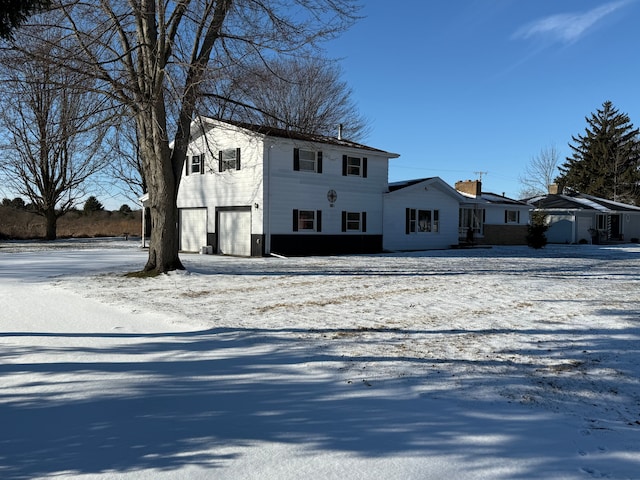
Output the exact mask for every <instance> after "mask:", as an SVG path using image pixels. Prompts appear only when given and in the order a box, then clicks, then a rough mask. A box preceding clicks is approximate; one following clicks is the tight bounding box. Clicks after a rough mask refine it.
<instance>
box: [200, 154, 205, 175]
mask: <svg viewBox="0 0 640 480" xmlns="http://www.w3.org/2000/svg"><path fill="white" fill-rule="evenodd" d="M200 175H204V153H203V154H202V155H200Z"/></svg>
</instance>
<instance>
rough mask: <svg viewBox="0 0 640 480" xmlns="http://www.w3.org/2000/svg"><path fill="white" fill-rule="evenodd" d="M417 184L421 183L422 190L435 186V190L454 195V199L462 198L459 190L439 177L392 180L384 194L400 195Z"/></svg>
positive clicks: (459, 199)
mask: <svg viewBox="0 0 640 480" xmlns="http://www.w3.org/2000/svg"><path fill="white" fill-rule="evenodd" d="M417 185H423V186H424V190H427V187H431V188H436V189H437V190H440V191H441V192H443V193H446V194H447V195H449V196H451V197H454V198H455V199H456V200H458V202H460V201H461V200H462V197H461V196H460V192H458V191H457V190H456V189H455V188H453V187H452V186H451V185H449V184H448V183H447V182H445V181H444V180H442V179H441V178H440V177H427V178H416V179H412V180H402V181H399V182H392V183H389V184H388V186H389V192H388V193H386V194H385V195H394V194H395V195H402V194H403V193H404V192H406V191H407V190H406V189H409V188H410V187H413V186H417Z"/></svg>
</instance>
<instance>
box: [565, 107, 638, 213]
mask: <svg viewBox="0 0 640 480" xmlns="http://www.w3.org/2000/svg"><path fill="white" fill-rule="evenodd" d="M585 119H586V121H587V124H588V126H587V128H586V129H585V134H584V135H577V136H572V137H571V138H572V139H573V144H569V146H570V147H571V149H572V150H573V155H572V156H571V157H567V161H566V162H565V163H564V164H563V165H562V166H560V167H559V169H560V176H559V177H558V179H557V183H558V184H559V185H560V186H561V187H563V188H567V187H568V188H569V189H572V190H575V191H579V192H581V193H586V194H588V195H594V196H598V197H602V198H607V199H609V200H615V201H620V202H627V203H632V204H636V203H639V202H638V200H640V197H639V193H640V192H639V190H638V182H639V181H640V175H639V172H638V167H639V166H640V148H639V146H640V143H639V139H638V132H639V130H638V129H637V128H634V127H633V124H632V123H631V121H630V119H629V116H628V115H627V114H623V113H620V112H619V111H618V109H616V108H615V107H614V106H613V104H612V103H611V102H610V101H606V102H604V103H603V104H602V108H601V109H598V111H597V112H596V113H595V114H593V113H592V114H591V117H586V118H585Z"/></svg>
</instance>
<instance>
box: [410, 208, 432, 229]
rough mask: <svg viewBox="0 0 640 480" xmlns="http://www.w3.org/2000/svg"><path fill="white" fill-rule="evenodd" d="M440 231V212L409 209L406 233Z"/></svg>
mask: <svg viewBox="0 0 640 480" xmlns="http://www.w3.org/2000/svg"><path fill="white" fill-rule="evenodd" d="M439 230H440V212H439V211H438V210H418V209H415V208H407V220H406V233H416V232H432V233H436V232H438V231H439Z"/></svg>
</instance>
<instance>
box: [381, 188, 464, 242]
mask: <svg viewBox="0 0 640 480" xmlns="http://www.w3.org/2000/svg"><path fill="white" fill-rule="evenodd" d="M462 201H464V197H462V195H460V194H459V193H458V192H456V191H455V190H454V189H453V188H452V187H451V186H449V185H448V184H447V183H445V182H444V181H443V180H442V179H440V178H438V177H433V178H423V179H419V180H409V181H405V182H396V183H391V184H389V192H388V193H386V194H384V221H383V224H384V238H383V246H384V249H385V250H431V249H440V248H449V247H451V246H452V245H457V244H458V210H459V208H460V202H462Z"/></svg>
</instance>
